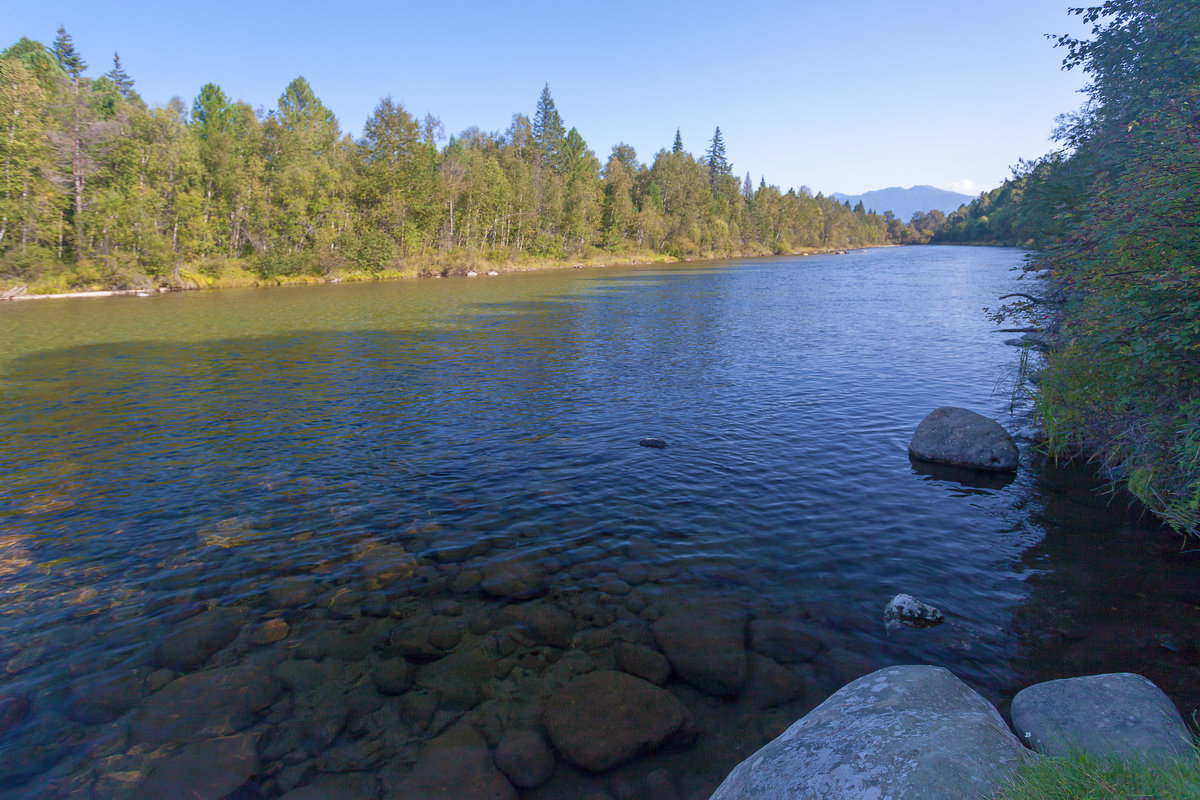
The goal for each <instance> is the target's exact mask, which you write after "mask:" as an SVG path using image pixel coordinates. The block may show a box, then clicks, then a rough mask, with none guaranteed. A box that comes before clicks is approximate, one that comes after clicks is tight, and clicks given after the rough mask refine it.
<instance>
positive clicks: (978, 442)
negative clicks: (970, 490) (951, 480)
mask: <svg viewBox="0 0 1200 800" xmlns="http://www.w3.org/2000/svg"><path fill="white" fill-rule="evenodd" d="M908 454H909V455H910V456H912V457H913V458H919V459H922V460H924V461H932V462H934V463H936V464H951V465H954V466H958V467H970V468H972V469H981V470H988V471H990V472H1013V471H1015V470H1016V468H1017V463H1018V461H1019V460H1020V453H1019V451H1018V450H1017V445H1016V443H1015V442H1014V441H1013V438H1012V436H1010V435H1009V433H1008V431H1006V430H1004V427H1003V426H1002V425H1000V423H999V422H996V421H995V420H993V419H989V418H987V417H985V416H983V415H982V414H976V413H975V412H974V411H970V410H968V409H965V408H955V407H953V406H942V407H941V408H937V409H934V410H933V411H932V412H930V414H929V416H927V417H925V419H923V420H921V424H920V425H918V426H917V430H916V432H915V433H914V434H913V438H912V441H911V442H910V443H909V445H908Z"/></svg>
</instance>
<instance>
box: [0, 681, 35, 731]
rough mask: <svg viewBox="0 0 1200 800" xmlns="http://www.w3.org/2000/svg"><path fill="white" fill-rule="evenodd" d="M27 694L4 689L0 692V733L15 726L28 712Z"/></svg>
mask: <svg viewBox="0 0 1200 800" xmlns="http://www.w3.org/2000/svg"><path fill="white" fill-rule="evenodd" d="M29 705H30V704H29V696H28V695H26V694H22V693H19V692H11V691H6V692H4V693H3V694H0V734H4V733H7V732H8V731H9V730H10V729H12V728H15V727H16V726H17V725H19V724H20V723H21V721H22V720H24V719H25V717H26V716H28V714H29Z"/></svg>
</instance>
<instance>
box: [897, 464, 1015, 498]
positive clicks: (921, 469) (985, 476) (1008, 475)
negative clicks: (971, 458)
mask: <svg viewBox="0 0 1200 800" xmlns="http://www.w3.org/2000/svg"><path fill="white" fill-rule="evenodd" d="M908 463H909V464H911V465H912V468H913V472H914V473H915V474H917V475H920V476H921V477H922V479H924V480H927V481H942V482H945V483H955V484H958V486H959V487H961V488H963V489H967V490H968V493H970V494H988V493H990V492H997V491H1000V490H1001V489H1003V488H1005V487H1006V486H1008V485H1010V484H1011V483H1012V482H1013V480H1014V479H1015V478H1016V473H1013V472H988V471H986V470H979V469H967V468H966V467H953V466H950V465H949V464H935V463H933V462H932V461H922V460H920V459H917V458H913V457H912V456H909V458H908Z"/></svg>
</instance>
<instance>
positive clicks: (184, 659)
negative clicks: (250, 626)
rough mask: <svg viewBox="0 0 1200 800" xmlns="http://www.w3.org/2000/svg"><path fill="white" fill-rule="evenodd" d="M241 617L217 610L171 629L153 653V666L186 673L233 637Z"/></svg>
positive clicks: (235, 634) (195, 667) (237, 614)
mask: <svg viewBox="0 0 1200 800" xmlns="http://www.w3.org/2000/svg"><path fill="white" fill-rule="evenodd" d="M242 622H243V615H242V614H241V613H239V612H237V611H233V610H230V609H223V608H217V609H213V610H212V611H206V612H204V613H203V614H198V615H197V616H194V617H192V618H191V619H189V620H187V621H186V622H181V623H179V624H178V625H175V626H173V627H174V629H173V630H172V631H171V633H169V634H168V635H167V637H166V638H165V639H163V640H162V642H160V643H159V645H158V647H157V648H156V649H155V651H154V665H155V666H158V667H170V668H171V669H174V670H181V671H184V672H190V671H191V670H194V669H198V668H199V667H200V666H202V665H203V664H204V662H205V661H207V660H208V658H209V656H211V655H212V654H213V653H215V652H217V651H218V650H220V649H221V648H222V647H224V646H225V645H227V644H229V643H230V642H232V641H233V640H234V639H235V638H237V635H238V631H239V630H241V626H242Z"/></svg>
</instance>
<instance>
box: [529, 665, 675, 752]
mask: <svg viewBox="0 0 1200 800" xmlns="http://www.w3.org/2000/svg"><path fill="white" fill-rule="evenodd" d="M690 719H691V717H690V715H689V714H688V711H687V709H686V708H684V706H683V704H682V703H680V702H679V701H678V700H677V699H676V698H675V696H674V695H673V694H671V693H670V692H668V691H666V690H665V689H660V688H659V687H657V686H655V685H654V684H652V683H650V682H649V681H644V680H642V679H641V678H635V677H634V676H632V675H627V674H625V673H624V672H615V671H610V670H601V671H598V672H590V673H588V674H587V675H584V676H582V677H580V678H576V679H575V680H573V681H572V682H571V683H569V684H567V685H566V686H564V687H563V688H562V689H559V690H558V691H557V692H555V693H554V694H553V695H551V696H550V698H549V699H548V700H547V701H546V705H545V710H544V711H543V712H542V724H543V725H545V727H546V732H547V733H548V734H549V735H550V740H551V741H552V742H554V746H555V747H557V748H558V751H559V752H560V753H562V754H563V756H564V757H565V758H566V759H567V760H568V761H570V762H571V763H572V764H575V765H576V766H579V767H583V768H584V769H589V770H592V771H595V772H599V771H601V770H606V769H609V768H611V767H615V766H616V765H618V764H620V763H621V762H623V761H625V760H626V759H628V758H630V757H632V756H634V755H636V754H637V753H639V752H641V751H642V750H648V749H650V748H652V747H656V746H657V745H658V744H659V743H661V742H662V741H663V740H664V739H666V738H667V737H668V736H671V735H672V734H675V733H678V732H679V731H681V730H682V729H683V728H684V726H686V725H687V724H688V723H689V721H690Z"/></svg>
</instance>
